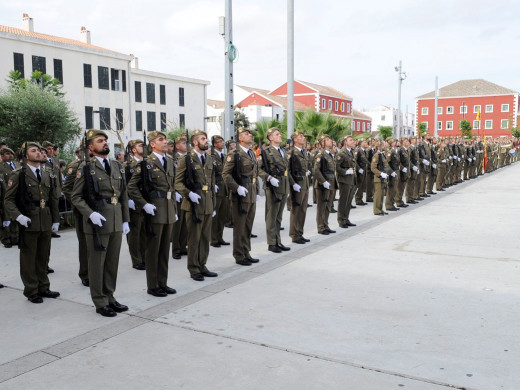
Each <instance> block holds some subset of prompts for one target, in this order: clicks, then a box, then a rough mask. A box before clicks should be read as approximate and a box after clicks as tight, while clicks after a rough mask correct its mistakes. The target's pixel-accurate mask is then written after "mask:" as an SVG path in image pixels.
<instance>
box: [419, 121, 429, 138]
mask: <svg viewBox="0 0 520 390" xmlns="http://www.w3.org/2000/svg"><path fill="white" fill-rule="evenodd" d="M417 132H418V135H419V136H420V137H422V136H423V135H424V134H426V133H427V132H428V129H427V128H426V123H424V122H419V123H418V124H417Z"/></svg>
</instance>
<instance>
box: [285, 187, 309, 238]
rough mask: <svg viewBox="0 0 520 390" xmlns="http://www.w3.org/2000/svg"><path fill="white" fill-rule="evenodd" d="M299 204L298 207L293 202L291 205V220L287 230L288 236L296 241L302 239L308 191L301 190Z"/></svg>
mask: <svg viewBox="0 0 520 390" xmlns="http://www.w3.org/2000/svg"><path fill="white" fill-rule="evenodd" d="M301 192H302V195H301V203H300V205H299V206H298V205H297V204H295V203H294V202H292V205H291V220H290V224H291V226H290V228H289V236H290V237H291V238H292V239H293V240H296V239H298V238H301V237H303V226H304V225H305V216H306V214H307V204H308V202H309V190H308V189H307V190H304V189H303V188H302V189H301Z"/></svg>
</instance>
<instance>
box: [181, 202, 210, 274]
mask: <svg viewBox="0 0 520 390" xmlns="http://www.w3.org/2000/svg"><path fill="white" fill-rule="evenodd" d="M216 217H217V216H216V215H215V218H216ZM199 218H200V219H201V221H202V222H201V223H196V222H193V218H192V213H191V211H186V227H187V228H188V271H190V275H194V274H200V273H201V272H206V271H207V270H208V269H207V268H206V262H207V261H208V255H209V241H210V239H211V222H212V219H214V218H212V217H211V214H202V215H201V214H199Z"/></svg>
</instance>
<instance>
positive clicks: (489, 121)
mask: <svg viewBox="0 0 520 390" xmlns="http://www.w3.org/2000/svg"><path fill="white" fill-rule="evenodd" d="M485 128H486V129H488V130H489V129H492V128H493V121H492V120H491V119H488V120H486V122H485Z"/></svg>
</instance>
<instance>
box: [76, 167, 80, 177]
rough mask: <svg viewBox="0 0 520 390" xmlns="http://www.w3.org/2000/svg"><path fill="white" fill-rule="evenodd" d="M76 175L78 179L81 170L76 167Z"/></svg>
mask: <svg viewBox="0 0 520 390" xmlns="http://www.w3.org/2000/svg"><path fill="white" fill-rule="evenodd" d="M76 177H77V178H78V179H79V178H80V177H81V170H80V169H78V172H77V173H76Z"/></svg>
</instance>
